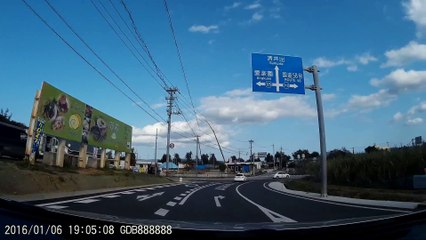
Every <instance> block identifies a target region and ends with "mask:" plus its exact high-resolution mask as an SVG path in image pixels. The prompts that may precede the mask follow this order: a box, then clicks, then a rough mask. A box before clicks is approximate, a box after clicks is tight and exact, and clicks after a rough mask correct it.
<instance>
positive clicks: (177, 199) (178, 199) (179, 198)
mask: <svg viewBox="0 0 426 240" xmlns="http://www.w3.org/2000/svg"><path fill="white" fill-rule="evenodd" d="M173 199H174V200H176V201H180V200H182V198H181V197H175V198H173Z"/></svg>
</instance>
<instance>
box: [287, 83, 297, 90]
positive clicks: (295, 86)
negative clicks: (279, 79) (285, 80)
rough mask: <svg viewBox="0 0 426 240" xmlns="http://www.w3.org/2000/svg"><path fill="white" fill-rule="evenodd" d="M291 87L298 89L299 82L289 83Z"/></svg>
mask: <svg viewBox="0 0 426 240" xmlns="http://www.w3.org/2000/svg"><path fill="white" fill-rule="evenodd" d="M289 87H291V88H294V89H296V88H297V87H298V86H297V84H294V83H292V84H290V85H289Z"/></svg>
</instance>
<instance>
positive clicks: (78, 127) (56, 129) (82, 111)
mask: <svg viewBox="0 0 426 240" xmlns="http://www.w3.org/2000/svg"><path fill="white" fill-rule="evenodd" d="M37 116H38V117H39V118H42V119H43V120H44V121H45V127H44V132H45V133H46V134H47V135H51V136H55V137H59V138H63V139H67V140H71V141H75V142H82V143H85V144H89V145H92V146H96V147H102V148H108V149H113V150H117V151H121V152H130V148H131V140H132V127H130V126H129V125H127V124H124V123H123V122H121V121H118V120H117V119H115V118H113V117H111V116H109V115H107V114H105V113H103V112H101V111H99V110H97V109H95V108H93V107H91V106H89V105H87V104H85V103H83V102H81V101H80V100H78V99H76V98H74V97H72V96H70V95H68V94H66V93H64V92H63V91H61V90H59V89H57V88H55V87H53V86H52V85H50V84H48V83H46V82H43V86H42V89H41V94H40V99H39V108H38V111H37Z"/></svg>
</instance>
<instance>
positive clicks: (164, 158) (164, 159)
mask: <svg viewBox="0 0 426 240" xmlns="http://www.w3.org/2000/svg"><path fill="white" fill-rule="evenodd" d="M170 159H172V156H170V154H169V160H170ZM166 161H167V155H166V154H163V156H162V157H161V160H160V162H162V163H164V162H166Z"/></svg>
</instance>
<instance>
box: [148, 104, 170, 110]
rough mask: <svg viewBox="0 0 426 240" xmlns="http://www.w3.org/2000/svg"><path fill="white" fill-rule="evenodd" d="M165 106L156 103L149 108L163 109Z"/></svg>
mask: <svg viewBox="0 0 426 240" xmlns="http://www.w3.org/2000/svg"><path fill="white" fill-rule="evenodd" d="M165 106H167V104H166V103H156V104H153V105H151V107H152V108H153V109H158V108H164V107H165Z"/></svg>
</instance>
